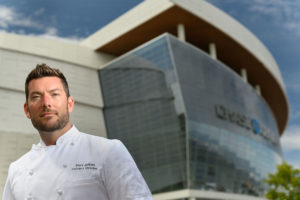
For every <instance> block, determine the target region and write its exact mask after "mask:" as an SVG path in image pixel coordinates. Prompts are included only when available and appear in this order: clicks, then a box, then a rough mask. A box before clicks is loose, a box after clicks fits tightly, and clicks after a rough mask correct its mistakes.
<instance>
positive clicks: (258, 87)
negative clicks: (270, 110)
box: [255, 85, 261, 96]
mask: <svg viewBox="0 0 300 200" xmlns="http://www.w3.org/2000/svg"><path fill="white" fill-rule="evenodd" d="M255 90H256V93H257V94H258V95H260V96H261V90H260V85H256V86H255Z"/></svg>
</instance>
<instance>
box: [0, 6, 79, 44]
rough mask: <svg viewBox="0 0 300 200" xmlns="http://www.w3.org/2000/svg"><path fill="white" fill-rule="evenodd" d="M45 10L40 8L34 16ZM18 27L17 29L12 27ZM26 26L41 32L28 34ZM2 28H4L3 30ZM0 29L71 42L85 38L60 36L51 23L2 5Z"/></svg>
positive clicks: (6, 31)
mask: <svg viewBox="0 0 300 200" xmlns="http://www.w3.org/2000/svg"><path fill="white" fill-rule="evenodd" d="M44 12H45V9H44V8H40V9H38V10H36V11H35V12H33V16H35V17H37V16H40V15H42V14H43V13H44ZM12 26H14V27H18V28H19V29H17V30H15V31H9V30H11V29H10V27H12ZM26 28H34V29H36V30H37V31H38V32H42V33H40V34H26ZM1 29H2V30H1ZM0 31H1V32H4V33H13V34H22V35H30V36H34V37H40V38H45V39H53V40H60V41H65V42H71V43H78V42H80V41H81V40H83V39H84V38H80V37H77V36H68V37H60V36H58V32H59V31H58V30H57V28H55V27H49V24H47V25H43V24H42V23H39V22H38V21H35V20H32V19H31V18H30V17H25V16H24V15H23V14H22V13H17V12H16V11H15V9H14V8H12V7H7V6H2V5H0Z"/></svg>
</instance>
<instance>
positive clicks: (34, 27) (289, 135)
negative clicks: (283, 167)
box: [0, 0, 300, 168]
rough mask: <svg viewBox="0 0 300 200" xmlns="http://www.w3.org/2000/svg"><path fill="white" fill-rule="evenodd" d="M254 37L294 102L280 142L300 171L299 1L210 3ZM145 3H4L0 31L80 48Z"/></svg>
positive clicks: (228, 0)
mask: <svg viewBox="0 0 300 200" xmlns="http://www.w3.org/2000/svg"><path fill="white" fill-rule="evenodd" d="M207 1H208V2H210V3H212V4H214V5H215V6H217V7H219V8H220V9H221V10H223V11H225V12H226V13H227V14H229V15H231V16H232V17H234V18H235V19H236V20H238V21H239V22H240V23H241V24H243V25H244V26H246V27H247V28H248V29H249V30H250V31H252V32H253V33H254V34H255V35H256V36H257V37H258V38H259V39H260V40H261V41H262V42H263V43H264V44H265V45H266V47H267V48H268V49H269V50H270V51H271V53H272V54H273V56H274V58H275V60H276V61H277V63H278V65H279V68H280V70H281V73H282V76H283V80H284V82H285V85H286V89H287V94H288V98H289V101H290V120H289V125H288V127H287V129H286V131H285V133H284V135H283V137H282V139H281V141H282V146H283V152H284V157H285V159H286V160H287V161H288V162H289V163H291V164H293V165H294V166H296V167H299V168H300V156H299V155H300V123H299V120H300V68H299V67H298V66H299V64H300V12H299V10H300V1H299V0H242V1H241V0H207ZM140 2H142V0H88V1H86V0H51V1H50V0H26V1H24V0H0V31H2V32H9V33H15V34H25V35H34V36H37V37H42V38H49V39H62V40H66V41H70V42H78V41H80V40H82V39H83V38H85V37H87V36H89V35H90V34H92V33H94V32H96V31H97V30H99V29H100V28H101V27H103V26H104V25H106V24H108V23H109V22H111V21H112V20H113V19H115V18H117V17H118V16H119V15H122V14H123V13H125V12H126V11H127V10H129V9H130V8H132V7H134V6H135V5H137V4H138V3H140Z"/></svg>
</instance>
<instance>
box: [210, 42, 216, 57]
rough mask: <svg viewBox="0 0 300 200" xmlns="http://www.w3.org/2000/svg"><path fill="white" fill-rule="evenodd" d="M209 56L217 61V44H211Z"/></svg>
mask: <svg viewBox="0 0 300 200" xmlns="http://www.w3.org/2000/svg"><path fill="white" fill-rule="evenodd" d="M208 48H209V55H210V56H211V57H212V58H213V59H217V47H216V44H215V43H209V46H208Z"/></svg>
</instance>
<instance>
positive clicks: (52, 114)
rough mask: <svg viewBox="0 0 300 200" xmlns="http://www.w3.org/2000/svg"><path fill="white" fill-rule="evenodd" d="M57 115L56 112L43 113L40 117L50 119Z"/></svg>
mask: <svg viewBox="0 0 300 200" xmlns="http://www.w3.org/2000/svg"><path fill="white" fill-rule="evenodd" d="M55 115H57V113H56V112H43V113H42V114H41V115H40V117H51V116H55Z"/></svg>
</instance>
